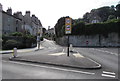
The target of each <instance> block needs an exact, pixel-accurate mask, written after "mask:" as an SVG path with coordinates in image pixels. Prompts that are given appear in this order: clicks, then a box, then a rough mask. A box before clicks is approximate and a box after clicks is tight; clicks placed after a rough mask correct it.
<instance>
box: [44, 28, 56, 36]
mask: <svg viewBox="0 0 120 81" xmlns="http://www.w3.org/2000/svg"><path fill="white" fill-rule="evenodd" d="M46 33H47V34H49V35H54V34H55V28H51V29H48V30H46Z"/></svg>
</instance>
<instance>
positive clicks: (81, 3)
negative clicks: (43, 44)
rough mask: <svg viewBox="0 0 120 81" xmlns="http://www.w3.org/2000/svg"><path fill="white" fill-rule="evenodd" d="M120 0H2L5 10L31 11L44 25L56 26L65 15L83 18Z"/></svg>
mask: <svg viewBox="0 0 120 81" xmlns="http://www.w3.org/2000/svg"><path fill="white" fill-rule="evenodd" d="M119 1H120V0H0V3H1V4H2V5H3V10H4V11H6V10H7V9H8V7H11V8H12V10H13V13H14V12H17V11H22V14H23V15H24V14H25V11H26V10H29V11H31V15H32V14H35V15H36V16H37V17H38V18H39V19H40V21H41V23H42V25H43V27H45V28H48V26H51V28H52V27H54V26H55V24H56V23H57V20H58V19H59V18H60V17H63V16H70V17H71V18H73V19H77V18H82V17H83V14H85V13H86V12H90V10H91V9H96V8H99V7H102V6H111V5H117V4H118V2H119Z"/></svg>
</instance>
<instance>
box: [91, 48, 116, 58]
mask: <svg viewBox="0 0 120 81" xmlns="http://www.w3.org/2000/svg"><path fill="white" fill-rule="evenodd" d="M92 50H97V51H100V52H105V53H109V54H112V55H116V56H118V54H117V53H112V52H109V51H104V50H100V49H95V48H93V49H92Z"/></svg>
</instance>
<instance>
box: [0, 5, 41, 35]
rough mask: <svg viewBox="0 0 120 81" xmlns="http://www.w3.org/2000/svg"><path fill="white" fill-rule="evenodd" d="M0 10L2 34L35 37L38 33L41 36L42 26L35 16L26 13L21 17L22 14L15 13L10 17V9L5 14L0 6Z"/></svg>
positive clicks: (28, 12)
mask: <svg viewBox="0 0 120 81" xmlns="http://www.w3.org/2000/svg"><path fill="white" fill-rule="evenodd" d="M0 10H1V14H2V33H3V34H9V33H13V32H23V33H29V34H31V35H34V36H37V35H38V33H40V35H42V24H41V22H40V20H39V19H38V18H37V17H36V16H35V15H32V17H31V16H30V11H26V13H25V15H22V12H16V13H14V14H13V15H12V9H11V8H8V10H7V11H6V12H5V11H3V10H2V5H1V4H0Z"/></svg>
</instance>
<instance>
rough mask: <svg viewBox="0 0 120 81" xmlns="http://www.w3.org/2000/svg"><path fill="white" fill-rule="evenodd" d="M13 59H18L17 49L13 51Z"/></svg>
mask: <svg viewBox="0 0 120 81" xmlns="http://www.w3.org/2000/svg"><path fill="white" fill-rule="evenodd" d="M13 57H14V58H16V57H17V48H14V49H13Z"/></svg>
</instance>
